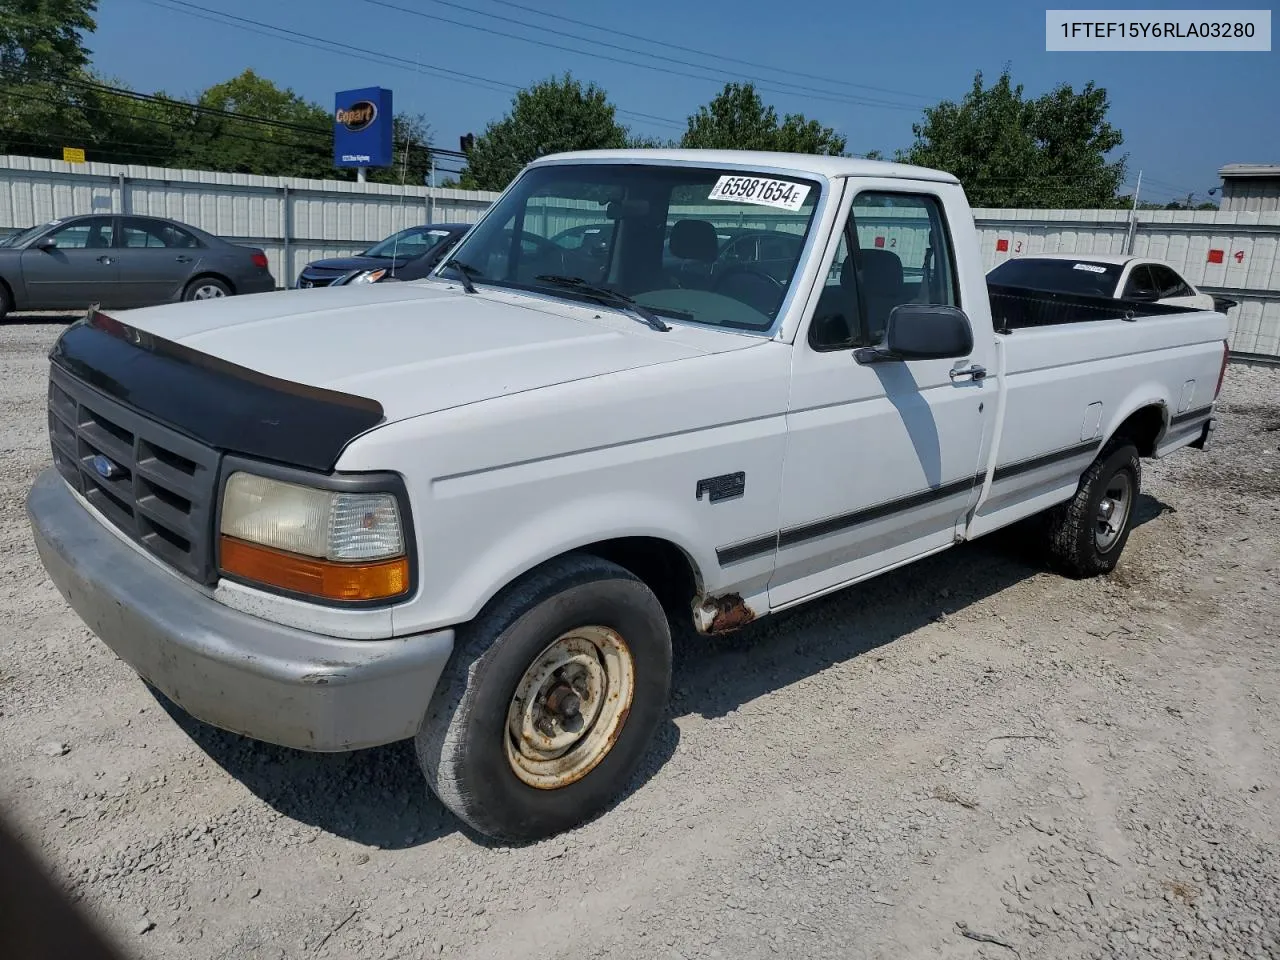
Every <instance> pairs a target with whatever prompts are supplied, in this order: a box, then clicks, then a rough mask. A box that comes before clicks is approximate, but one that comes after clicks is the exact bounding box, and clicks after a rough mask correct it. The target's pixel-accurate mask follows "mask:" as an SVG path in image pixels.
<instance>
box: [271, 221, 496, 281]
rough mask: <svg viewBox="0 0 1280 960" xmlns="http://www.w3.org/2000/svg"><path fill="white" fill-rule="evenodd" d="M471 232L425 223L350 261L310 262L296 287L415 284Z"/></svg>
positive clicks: (463, 226)
mask: <svg viewBox="0 0 1280 960" xmlns="http://www.w3.org/2000/svg"><path fill="white" fill-rule="evenodd" d="M470 229H471V224H469V223H428V224H423V225H422V226H418V227H409V228H408V229H407V230H401V231H399V232H398V233H393V234H392V235H391V236H389V237H387V238H386V239H385V240H379V241H378V242H377V243H375V244H374V245H373V246H372V247H370V248H369V249H368V250H366V251H365V252H364V253H360V254H357V255H356V256H354V257H330V258H328V259H327V260H313V261H312V262H311V263H308V264H307V265H306V266H305V267H303V268H302V272H301V273H299V274H298V281H297V284H296V286H298V287H300V288H302V289H308V288H310V287H342V286H347V285H350V284H364V283H379V282H381V281H383V280H419V279H421V278H422V277H425V276H426V275H427V274H428V273H430V272H431V269H432V267H434V266H435V265H436V264H437V263H438V262H439V260H440V258H441V257H442V256H444V255H445V254H446V253H448V252H449V250H450V249H452V247H453V245H454V244H455V243H457V242H458V240H459V238H461V236H462V235H463V234H464V233H466V232H467V231H468V230H470Z"/></svg>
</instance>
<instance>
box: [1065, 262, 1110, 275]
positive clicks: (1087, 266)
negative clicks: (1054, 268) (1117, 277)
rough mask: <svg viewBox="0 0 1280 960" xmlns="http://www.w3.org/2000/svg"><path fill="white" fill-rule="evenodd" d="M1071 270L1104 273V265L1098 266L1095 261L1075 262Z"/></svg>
mask: <svg viewBox="0 0 1280 960" xmlns="http://www.w3.org/2000/svg"><path fill="white" fill-rule="evenodd" d="M1072 269H1073V270H1088V271H1089V272H1090V273H1106V272H1107V268H1106V267H1100V266H1098V264H1096V263H1077V264H1076V265H1075V266H1074V267H1073V268H1072Z"/></svg>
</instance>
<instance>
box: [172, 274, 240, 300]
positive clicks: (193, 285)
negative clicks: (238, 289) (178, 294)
mask: <svg viewBox="0 0 1280 960" xmlns="http://www.w3.org/2000/svg"><path fill="white" fill-rule="evenodd" d="M210 290H217V291H220V293H217V294H214V295H213V297H208V296H202V295H201V294H203V293H204V292H205V291H210ZM219 296H222V297H229V296H231V287H230V286H229V285H228V284H227V283H226V281H224V280H219V279H218V278H217V277H196V278H195V279H194V280H192V281H191V282H190V283H188V284H187V288H186V289H185V290H183V291H182V299H183V300H205V299H214V298H216V297H219Z"/></svg>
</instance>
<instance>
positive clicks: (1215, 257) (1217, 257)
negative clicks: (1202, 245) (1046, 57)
mask: <svg viewBox="0 0 1280 960" xmlns="http://www.w3.org/2000/svg"><path fill="white" fill-rule="evenodd" d="M1223 252H1224V251H1222V250H1210V251H1209V263H1221V262H1222V259H1223Z"/></svg>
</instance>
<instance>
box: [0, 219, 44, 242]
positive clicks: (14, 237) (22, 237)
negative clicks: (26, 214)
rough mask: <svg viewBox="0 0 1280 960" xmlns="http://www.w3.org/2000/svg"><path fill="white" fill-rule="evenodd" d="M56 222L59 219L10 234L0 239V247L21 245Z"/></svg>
mask: <svg viewBox="0 0 1280 960" xmlns="http://www.w3.org/2000/svg"><path fill="white" fill-rule="evenodd" d="M56 222H57V221H53V222H51V223H37V224H36V225H35V226H34V227H27V229H25V230H23V231H22V232H21V233H15V234H11V235H10V236H7V237H5V238H4V239H3V240H0V247H17V246H20V245H21V244H24V243H26V242H27V241H28V240H30V239H31V238H32V237H34V236H36V234H39V233H42V232H43V231H45V230H47V229H48V228H49V227H51V226H53V223H56Z"/></svg>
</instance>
